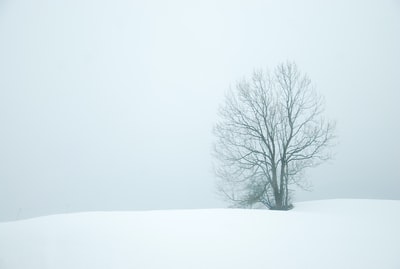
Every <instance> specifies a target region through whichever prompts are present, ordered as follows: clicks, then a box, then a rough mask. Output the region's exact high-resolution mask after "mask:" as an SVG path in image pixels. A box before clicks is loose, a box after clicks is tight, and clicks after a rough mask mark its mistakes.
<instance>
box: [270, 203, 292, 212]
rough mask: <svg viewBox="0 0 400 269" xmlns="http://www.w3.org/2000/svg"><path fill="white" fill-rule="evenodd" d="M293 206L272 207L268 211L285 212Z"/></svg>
mask: <svg viewBox="0 0 400 269" xmlns="http://www.w3.org/2000/svg"><path fill="white" fill-rule="evenodd" d="M293 207H294V206H293V204H290V205H287V206H272V207H270V208H269V209H270V210H282V211H287V210H290V209H293Z"/></svg>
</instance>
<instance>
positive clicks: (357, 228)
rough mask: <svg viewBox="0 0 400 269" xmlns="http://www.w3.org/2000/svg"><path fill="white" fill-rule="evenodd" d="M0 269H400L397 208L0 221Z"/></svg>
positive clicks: (357, 205) (391, 204) (365, 205)
mask: <svg viewBox="0 0 400 269" xmlns="http://www.w3.org/2000/svg"><path fill="white" fill-rule="evenodd" d="M0 268H1V269H67V268H68V269H80V268H82V269H83V268H84V269H89V268H93V269H102V268H112V269H123V268H132V269H133V268H134V269H141V268H146V269H147V268H149V269H150V268H151V269H155V268H157V269H158V268H171V269H196V268H208V269H209V268H218V269H220V268H230V269H238V268H241V269H242V268H300V269H313V268H315V269H317V268H318V269H321V268H341V269H343V268H351V269H355V268H362V269H367V268H371V269H372V268H374V269H375V268H380V269H383V268H393V269H398V268H400V201H388V200H325V201H313V202H304V203H298V204H296V207H295V209H293V210H291V211H287V212H279V211H267V210H242V209H204V210H170V211H147V212H87V213H74V214H63V215H54V216H46V217H39V218H34V219H28V220H21V221H14V222H3V223H0Z"/></svg>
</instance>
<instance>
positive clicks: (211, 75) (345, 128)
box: [0, 0, 400, 220]
mask: <svg viewBox="0 0 400 269" xmlns="http://www.w3.org/2000/svg"><path fill="white" fill-rule="evenodd" d="M144 2H145V3H144ZM399 48H400V2H399V1H395V0H385V1H352V2H350V1H344V0H341V1H334V2H324V3H322V1H316V0H315V1H301V3H300V1H228V0H224V1H211V0H209V1H208V0H207V1H177V0H173V1H161V0H159V1H158V0H150V1H128V0H117V1H103V0H101V1H90V0H79V1H78V0H76V1H50V0H47V1H45V0H38V1H27V0H17V1H11V0H3V1H0V126H1V127H0V128H1V129H0V220H12V219H19V218H26V217H31V216H39V215H46V214H53V213H63V212H73V211H85V210H147V209H173V208H208V207H224V206H226V205H227V204H226V203H224V202H223V201H221V200H220V199H219V198H218V196H217V195H216V193H215V177H214V175H213V173H212V157H211V154H210V153H211V145H212V141H213V137H212V132H211V130H212V127H213V125H214V124H215V122H216V114H217V108H218V105H219V104H221V103H222V102H223V96H224V93H225V92H226V91H227V90H228V88H229V87H231V86H234V85H235V82H236V81H238V80H240V79H241V78H243V77H244V76H249V75H250V74H251V73H252V71H253V69H254V68H267V67H269V68H274V66H276V65H277V64H278V63H280V62H282V61H286V60H291V61H295V62H296V63H297V65H298V67H299V68H300V70H301V71H303V72H306V73H307V74H308V75H309V76H310V78H311V80H312V81H313V83H314V84H315V86H316V88H317V90H318V91H319V92H320V93H321V94H322V95H324V96H325V100H326V112H327V113H326V114H327V116H328V118H330V119H333V120H335V121H336V122H337V135H338V139H337V142H338V145H337V146H336V147H335V148H334V152H335V158H334V159H333V160H331V161H329V162H328V163H326V164H323V165H321V166H319V167H317V168H315V169H312V170H309V171H308V172H307V176H308V178H309V180H310V182H312V185H313V191H312V192H303V191H301V192H298V193H297V194H296V195H295V201H302V200H312V199H326V198H379V199H400V191H399V190H400V169H399V165H400V162H399V158H398V152H399V151H400V142H399V137H400V118H399V117H400V116H399V115H400V108H399V105H398V102H399V100H400V93H399V92H400V79H399V78H400V68H399V63H400V49H399Z"/></svg>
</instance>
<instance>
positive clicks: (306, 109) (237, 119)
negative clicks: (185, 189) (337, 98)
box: [214, 63, 334, 210]
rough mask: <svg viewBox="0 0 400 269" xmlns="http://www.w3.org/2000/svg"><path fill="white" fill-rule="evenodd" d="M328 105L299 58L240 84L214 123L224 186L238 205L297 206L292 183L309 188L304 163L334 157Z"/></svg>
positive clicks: (221, 185)
mask: <svg viewBox="0 0 400 269" xmlns="http://www.w3.org/2000/svg"><path fill="white" fill-rule="evenodd" d="M323 110H324V106H323V99H322V98H321V96H320V95H318V94H317V93H316V91H315V89H314V87H313V86H312V84H311V80H310V79H309V78H308V76H307V75H304V74H302V73H301V72H300V71H299V70H298V68H297V66H296V64H294V63H285V64H281V65H279V66H277V68H276V69H275V71H274V72H272V73H271V72H266V73H263V72H262V71H257V72H254V74H253V76H252V78H251V79H250V80H246V79H244V80H243V81H241V82H240V83H237V85H236V91H232V90H231V91H230V92H229V93H228V94H227V96H226V100H225V104H224V105H223V106H221V107H220V110H219V116H220V120H219V122H218V123H217V124H216V126H215V128H214V134H215V136H216V142H215V145H214V155H215V157H216V160H217V162H216V168H215V171H216V175H217V176H218V178H219V184H218V187H219V190H220V191H221V192H222V193H223V194H224V196H225V197H226V198H228V199H229V200H230V201H232V202H233V203H234V205H235V206H240V207H247V206H251V205H253V204H255V203H262V204H264V205H265V206H266V207H268V208H269V209H278V210H287V209H290V208H292V203H291V196H292V190H291V189H289V186H291V185H297V186H300V187H305V180H304V176H303V175H304V173H303V172H304V170H305V168H308V167H313V166H316V165H318V164H320V163H321V162H322V161H324V160H327V159H329V157H330V155H329V151H327V148H328V147H329V146H330V144H331V141H332V139H333V137H334V123H332V122H328V121H326V120H325V119H324V118H323V115H322V113H323Z"/></svg>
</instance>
